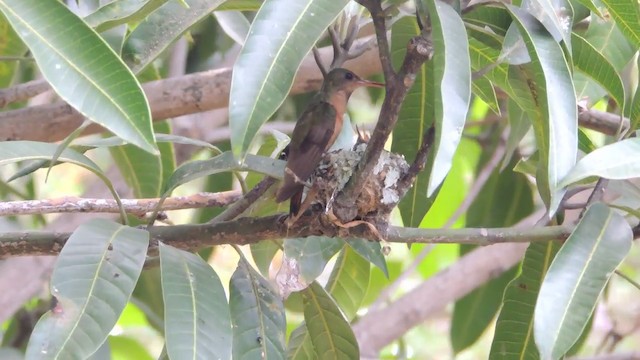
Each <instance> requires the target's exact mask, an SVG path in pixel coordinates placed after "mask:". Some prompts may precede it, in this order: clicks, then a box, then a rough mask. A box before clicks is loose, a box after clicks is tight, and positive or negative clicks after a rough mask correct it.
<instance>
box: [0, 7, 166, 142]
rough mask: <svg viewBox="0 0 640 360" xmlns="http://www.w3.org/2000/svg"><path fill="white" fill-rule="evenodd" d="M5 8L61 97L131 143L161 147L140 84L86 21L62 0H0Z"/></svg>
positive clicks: (7, 15)
mask: <svg viewBox="0 0 640 360" xmlns="http://www.w3.org/2000/svg"><path fill="white" fill-rule="evenodd" d="M0 10H1V11H2V12H3V13H4V14H5V16H6V17H7V19H8V20H9V22H10V23H11V25H12V26H13V27H14V29H16V30H17V32H18V34H20V36H21V37H22V40H23V41H24V42H25V43H26V44H27V46H29V49H30V50H31V52H32V54H33V56H34V58H35V59H36V62H37V63H38V67H39V69H40V71H42V74H43V75H44V77H45V78H46V79H47V81H49V83H51V86H52V87H53V88H54V90H55V91H56V92H57V93H58V95H60V97H62V98H63V99H64V100H65V101H67V102H68V103H69V104H70V105H71V106H73V107H74V108H76V109H77V110H78V111H79V112H80V113H82V114H83V115H85V116H86V117H88V118H89V119H90V120H91V121H93V122H96V123H98V124H100V125H102V126H104V127H105V128H107V129H108V130H109V131H111V132H113V133H114V134H115V135H117V136H119V137H121V138H123V139H125V140H126V141H128V142H129V143H131V144H133V145H136V146H138V147H140V148H141V149H143V150H145V151H148V152H150V153H157V152H158V149H157V148H156V145H155V139H154V137H153V131H152V129H151V112H150V110H149V105H148V103H147V99H146V97H145V96H144V93H143V92H142V88H141V87H140V84H139V83H138V81H137V80H136V78H135V77H134V76H133V74H132V73H131V72H130V71H129V69H127V67H126V66H125V65H124V63H123V62H122V61H121V60H120V58H119V57H118V56H117V55H116V53H115V52H113V50H112V49H111V48H110V47H109V46H108V45H107V44H106V43H105V42H104V40H103V39H102V38H101V37H100V36H98V35H97V34H96V33H95V32H94V31H93V30H92V29H91V28H89V27H88V26H87V24H85V23H84V22H83V21H82V20H81V19H79V18H78V17H77V16H76V15H75V14H74V13H72V12H71V11H70V10H69V9H68V8H67V7H66V6H64V5H63V4H62V3H61V2H58V1H53V2H43V1H40V0H1V1H0ZM71 36H73V41H69V37H71ZM98 60H99V61H98Z"/></svg>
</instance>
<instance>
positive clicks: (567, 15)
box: [520, 0, 573, 49]
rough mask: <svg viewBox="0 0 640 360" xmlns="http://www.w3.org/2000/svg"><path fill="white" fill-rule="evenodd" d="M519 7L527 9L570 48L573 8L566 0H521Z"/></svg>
mask: <svg viewBox="0 0 640 360" xmlns="http://www.w3.org/2000/svg"><path fill="white" fill-rule="evenodd" d="M520 8H522V9H527V10H528V11H529V13H530V14H532V15H533V16H535V17H536V18H537V19H538V20H539V21H540V22H541V23H542V24H543V25H544V27H545V28H546V29H547V31H548V32H549V33H550V34H551V35H552V36H553V38H554V39H555V40H556V41H557V42H560V41H561V40H564V42H565V44H566V46H567V48H569V49H570V48H571V24H572V23H573V8H572V7H571V5H570V4H569V2H568V1H567V0H523V1H522V3H521V4H520Z"/></svg>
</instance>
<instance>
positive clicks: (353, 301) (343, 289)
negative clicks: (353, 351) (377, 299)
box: [326, 246, 371, 320]
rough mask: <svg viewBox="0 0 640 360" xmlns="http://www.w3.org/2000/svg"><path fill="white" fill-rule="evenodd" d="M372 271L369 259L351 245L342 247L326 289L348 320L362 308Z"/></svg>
mask: <svg viewBox="0 0 640 360" xmlns="http://www.w3.org/2000/svg"><path fill="white" fill-rule="evenodd" d="M370 272H371V266H370V265H369V261H367V259H365V258H364V257H362V256H360V255H358V254H357V253H356V252H355V251H354V250H353V249H351V247H349V246H346V247H344V249H342V252H340V256H338V259H337V260H336V264H335V265H334V267H333V271H332V272H331V276H330V277H329V281H328V282H327V286H326V289H327V292H328V293H329V294H331V296H332V297H333V298H334V299H335V300H336V303H338V305H339V306H340V309H341V310H342V312H343V313H344V314H345V316H346V317H347V320H352V319H353V318H354V317H355V316H356V313H357V311H358V309H360V305H361V304H362V301H363V300H364V296H365V294H366V293H367V288H368V287H369V274H370Z"/></svg>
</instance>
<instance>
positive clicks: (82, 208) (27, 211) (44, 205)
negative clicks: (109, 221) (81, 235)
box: [0, 191, 242, 216]
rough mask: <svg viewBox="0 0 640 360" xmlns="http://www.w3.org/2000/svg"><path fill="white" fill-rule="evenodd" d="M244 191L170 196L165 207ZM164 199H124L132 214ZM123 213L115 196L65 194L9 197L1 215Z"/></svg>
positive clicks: (214, 201)
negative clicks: (92, 196)
mask: <svg viewBox="0 0 640 360" xmlns="http://www.w3.org/2000/svg"><path fill="white" fill-rule="evenodd" d="M241 195H242V194H241V193H240V191H224V192H219V193H204V192H203V193H198V194H194V195H189V196H176V197H170V198H167V199H166V200H165V201H164V203H163V204H162V209H161V210H182V209H198V208H204V207H222V206H228V205H229V204H232V203H234V202H236V201H237V200H239V199H240V197H241ZM159 200H160V199H122V205H123V206H124V209H125V211H126V212H127V213H129V214H134V215H144V214H146V213H149V212H152V211H154V210H155V208H156V206H157V205H158V201H159ZM85 212H91V213H114V214H118V213H120V209H119V208H118V204H117V203H116V201H115V200H112V199H87V198H78V197H63V198H59V199H46V200H26V201H5V202H0V216H9V215H36V214H54V213H85Z"/></svg>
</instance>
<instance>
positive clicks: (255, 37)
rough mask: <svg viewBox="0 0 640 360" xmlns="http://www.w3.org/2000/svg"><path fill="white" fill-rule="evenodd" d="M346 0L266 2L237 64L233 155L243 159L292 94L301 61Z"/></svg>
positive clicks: (233, 93)
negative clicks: (260, 132) (258, 135)
mask: <svg viewBox="0 0 640 360" xmlns="http://www.w3.org/2000/svg"><path fill="white" fill-rule="evenodd" d="M347 3H348V1H347V0H334V1H324V0H298V1H289V0H266V1H265V2H264V3H263V4H262V7H260V10H259V11H258V13H257V14H256V17H255V19H254V20H253V23H252V24H251V29H250V31H249V36H248V37H247V39H246V41H245V44H244V47H243V48H242V51H241V52H240V55H239V57H238V60H237V62H236V64H235V66H234V67H233V79H232V81H231V94H230V98H229V103H230V106H229V125H230V127H231V144H232V150H233V154H234V156H235V157H236V158H237V159H239V158H242V159H244V156H245V154H246V151H247V149H248V148H249V145H250V144H251V142H252V141H253V139H254V137H255V135H256V133H257V132H258V129H259V128H260V126H262V124H263V123H264V122H265V121H267V119H268V118H269V116H271V114H273V113H274V112H275V111H276V109H277V108H278V106H280V104H282V102H283V101H284V99H285V97H286V96H287V94H288V93H289V89H290V88H291V84H292V82H293V77H294V75H295V73H296V70H297V69H298V67H299V66H300V64H301V62H302V59H303V58H304V57H305V56H306V55H307V53H308V52H309V51H310V50H311V47H312V46H313V45H314V44H315V43H316V41H317V40H318V38H319V37H320V36H321V35H322V33H323V32H324V31H325V29H326V28H327V26H329V25H330V24H331V22H333V19H335V18H336V16H337V15H338V14H339V13H340V11H341V10H342V9H343V8H344V7H345V5H347Z"/></svg>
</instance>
